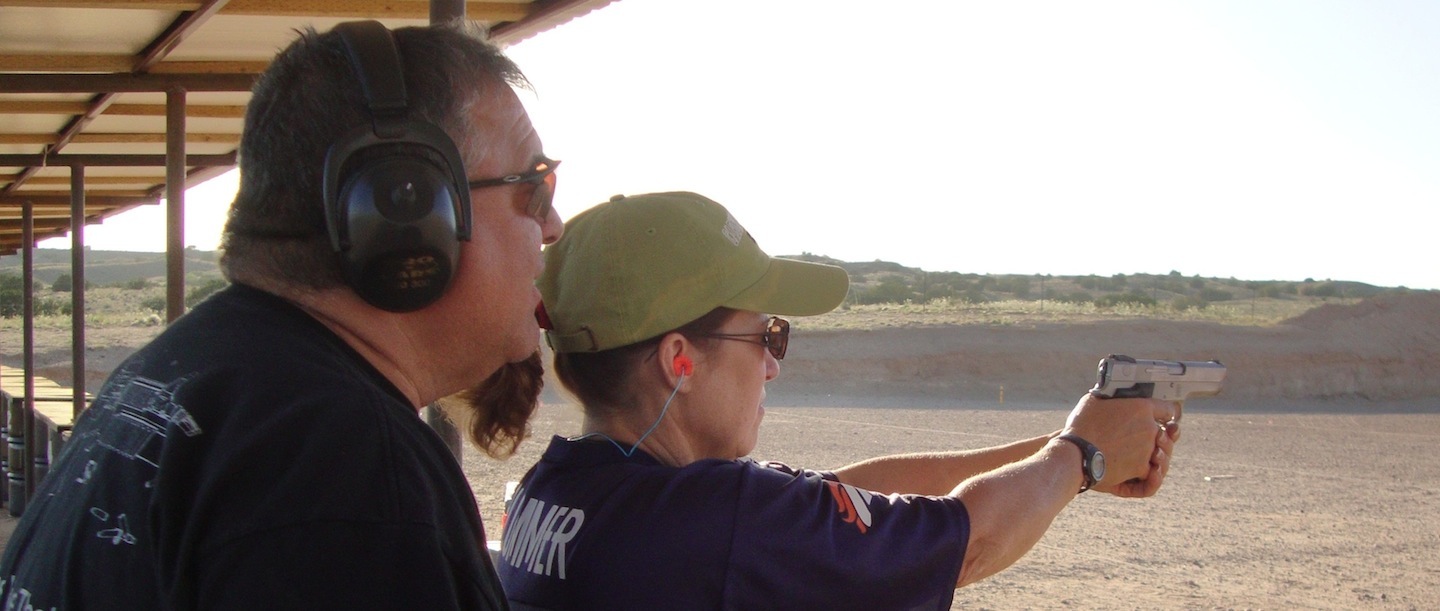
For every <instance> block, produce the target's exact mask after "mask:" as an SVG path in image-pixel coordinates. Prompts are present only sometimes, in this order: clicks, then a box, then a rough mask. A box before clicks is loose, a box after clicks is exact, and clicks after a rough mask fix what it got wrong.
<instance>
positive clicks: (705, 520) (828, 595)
mask: <svg viewBox="0 0 1440 611" xmlns="http://www.w3.org/2000/svg"><path fill="white" fill-rule="evenodd" d="M545 256H546V261H545V263H546V265H545V273H544V275H543V276H542V277H541V279H540V290H541V294H542V296H543V299H544V306H545V307H544V314H546V315H548V322H547V321H546V320H543V318H544V317H542V325H543V326H546V327H547V329H549V330H548V331H547V336H548V338H549V340H550V342H551V345H552V347H553V348H554V350H555V353H556V354H555V371H556V374H557V375H558V376H559V378H560V381H561V383H562V384H564V385H565V387H566V388H567V389H569V390H570V391H571V392H572V393H574V394H575V395H576V396H577V397H578V398H579V400H580V402H581V404H582V406H583V409H584V413H585V420H584V425H583V426H584V430H583V431H582V432H581V434H580V435H577V436H575V437H572V438H568V439H566V438H560V437H556V438H555V439H553V440H552V441H551V444H550V447H549V448H548V449H547V451H546V452H545V455H544V457H543V458H542V459H541V461H540V463H539V464H537V465H536V466H535V467H534V468H533V469H532V470H531V472H530V473H529V474H528V475H527V476H526V477H525V479H524V481H522V482H521V485H520V489H519V491H518V492H517V494H516V496H515V498H514V500H513V501H512V504H511V507H510V512H509V515H510V519H509V524H508V526H507V527H506V530H505V533H504V540H503V546H502V549H503V551H502V552H501V560H500V567H499V570H500V574H501V579H502V581H503V582H504V584H505V589H506V593H507V596H508V597H510V599H511V601H512V605H514V606H516V608H520V609H526V608H544V609H610V608H613V609H719V608H725V609H758V608H775V609H821V608H825V609H837V608H842V609H843V608H855V609H948V608H949V606H950V601H951V598H952V597H953V595H954V589H955V588H956V587H958V586H961V585H965V584H967V583H971V582H974V581H976V580H978V579H981V578H983V577H985V576H988V575H991V574H994V573H995V572H997V571H999V570H1001V569H1003V568H1004V567H1006V566H1008V565H1010V564H1011V563H1013V562H1014V561H1015V560H1016V559H1018V558H1019V557H1020V556H1021V555H1023V554H1024V553H1025V552H1026V551H1027V550H1028V549H1029V548H1030V547H1031V546H1032V545H1034V544H1035V542H1036V541H1038V540H1039V538H1040V537H1041V536H1042V535H1043V534H1044V532H1045V530H1046V528H1048V527H1049V524H1050V522H1051V520H1052V519H1054V517H1055V516H1056V515H1057V514H1058V513H1059V512H1060V510H1062V509H1063V508H1064V507H1065V505H1066V504H1067V503H1068V502H1069V501H1070V499H1072V498H1074V497H1075V495H1076V494H1077V491H1083V490H1084V489H1086V488H1089V487H1093V488H1095V489H1096V490H1099V491H1104V492H1109V493H1112V494H1118V495H1122V496H1148V495H1151V494H1154V493H1155V491H1156V490H1157V489H1158V488H1159V487H1160V484H1161V482H1162V481H1163V480H1164V477H1165V472H1166V470H1167V469H1168V466H1169V461H1170V452H1171V450H1172V449H1173V447H1174V441H1175V438H1176V437H1178V427H1175V426H1170V427H1168V429H1167V427H1166V426H1162V425H1157V422H1166V423H1172V424H1173V420H1174V418H1175V414H1176V409H1177V408H1176V406H1174V405H1172V404H1169V403H1164V402H1153V401H1150V400H1142V399H1133V400H1106V401H1104V404H1103V405H1101V404H1100V401H1099V400H1097V399H1092V398H1089V397H1086V398H1084V399H1082V400H1081V401H1080V403H1079V404H1078V405H1077V406H1076V407H1075V409H1074V410H1073V411H1072V412H1071V413H1070V416H1069V419H1068V421H1067V422H1066V425H1065V428H1064V429H1063V430H1061V431H1058V432H1057V433H1054V434H1051V435H1045V436H1041V437H1036V438H1033V439H1028V440H1022V441H1018V442H1015V443H1012V444H1008V445H1005V446H999V447H995V448H989V449H985V450H978V451H968V452H955V453H949V454H924V455H904V456H889V457H880V458H874V459H870V460H866V461H863V462H859V463H856V464H852V465H849V466H845V467H841V468H839V469H835V470H834V471H828V472H824V471H808V470H800V469H795V468H791V467H789V466H786V465H783V464H779V463H759V462H755V461H752V460H749V459H744V458H742V457H744V456H746V455H747V454H749V453H750V451H751V450H752V449H753V448H754V447H755V442H756V436H757V434H758V430H759V426H760V420H761V418H762V417H763V415H764V406H763V404H764V399H765V383H766V382H769V381H770V380H773V379H775V377H776V376H777V375H779V372H780V359H782V358H784V356H785V354H786V351H787V349H788V347H789V323H788V322H786V321H785V320H784V319H781V318H777V317H776V316H805V315H814V314H820V313H823V312H826V311H829V310H831V309H833V308H835V307H836V306H838V305H839V304H840V302H841V301H842V300H843V299H844V297H845V294H846V290H847V286H848V279H847V278H846V276H845V272H844V271H843V270H841V269H839V268H836V267H832V266H826V265H817V264H811V263H804V262H800V261H792V260H787V259H778V258H772V257H770V256H768V255H766V254H765V253H764V252H762V251H761V250H760V248H759V247H758V246H757V245H756V244H755V241H754V240H753V239H752V238H751V237H750V235H749V234H748V233H747V232H746V231H745V230H744V228H743V227H741V226H740V224H739V223H738V222H736V221H735V219H734V217H732V216H731V215H730V214H729V212H727V211H726V210H725V208H724V207H722V206H721V205H720V204H718V203H715V202H713V201H711V200H709V199H706V198H704V197H702V196H699V195H696V194H693V193H660V194H650V195H641V196H635V197H620V196H617V197H616V198H613V199H612V200H611V201H610V202H608V203H604V204H601V205H599V206H596V207H594V208H592V209H590V210H587V211H585V212H583V213H581V214H579V215H577V216H576V217H575V218H574V219H572V220H571V221H570V222H569V223H567V224H566V227H565V232H564V234H563V237H562V238H561V239H560V240H559V241H558V242H556V243H555V244H553V245H551V246H550V247H549V248H547V250H546V255H545ZM1167 431H1168V432H1167ZM1097 447H1098V450H1097V449H1096V448H1097ZM1107 459H1108V461H1107ZM1107 462H1108V469H1107V468H1106V467H1107V465H1106V463H1107Z"/></svg>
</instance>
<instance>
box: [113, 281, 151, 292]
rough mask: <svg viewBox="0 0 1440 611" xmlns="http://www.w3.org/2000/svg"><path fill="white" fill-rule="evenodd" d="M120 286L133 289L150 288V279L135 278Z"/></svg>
mask: <svg viewBox="0 0 1440 611" xmlns="http://www.w3.org/2000/svg"><path fill="white" fill-rule="evenodd" d="M120 288H123V289H127V290H131V291H143V290H145V289H148V288H150V280H149V279H146V278H135V279H133V280H129V281H127V282H125V283H124V284H122V285H120Z"/></svg>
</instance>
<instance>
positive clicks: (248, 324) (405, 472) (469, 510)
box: [0, 285, 505, 609]
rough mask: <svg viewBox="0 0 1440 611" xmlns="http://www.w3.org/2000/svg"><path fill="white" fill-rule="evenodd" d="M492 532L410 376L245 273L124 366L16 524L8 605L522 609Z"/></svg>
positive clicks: (2, 592) (1, 603)
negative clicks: (415, 403) (393, 373)
mask: <svg viewBox="0 0 1440 611" xmlns="http://www.w3.org/2000/svg"><path fill="white" fill-rule="evenodd" d="M484 542H485V534H484V529H483V527H482V525H481V523H480V516H479V512H478V510H477V509H476V505H475V498H474V495H473V494H472V493H471V491H470V487H469V484H468V483H467V482H466V480H465V476H464V473H463V472H462V471H461V470H460V466H459V465H458V464H457V463H456V461H455V459H454V456H453V455H452V454H450V452H449V450H448V449H447V447H446V446H445V444H444V442H443V441H441V440H440V438H439V437H438V436H436V435H435V433H434V432H433V431H432V430H430V428H429V427H428V426H426V425H425V423H424V422H422V421H421V419H420V418H419V416H418V415H417V413H416V411H415V409H414V408H412V407H411V406H410V405H409V404H408V402H407V401H405V399H404V397H403V396H402V395H401V394H400V393H399V392H398V391H397V390H396V389H395V388H394V386H393V385H391V384H390V383H389V381H387V380H386V379H385V378H384V377H383V376H381V375H380V374H379V372H377V371H375V369H374V368H372V367H371V366H370V365H369V364H368V363H367V362H366V361H365V360H364V359H363V358H361V357H360V356H359V355H358V354H357V353H355V352H354V351H353V350H351V349H350V348H349V346H347V345H346V344H344V342H342V341H341V340H340V339H339V338H338V337H336V336H335V335H334V334H333V333H331V332H330V331H329V330H328V329H326V328H325V327H324V326H323V325H321V324H320V323H319V322H317V321H316V320H314V319H313V318H311V317H310V316H308V315H306V314H305V313H303V312H302V311H300V310H299V309H297V308H295V307H294V306H292V305H290V304H289V303H288V302H285V301H283V300H281V299H278V298H276V297H274V296H271V295H269V294H266V293H263V292H261V291H258V290H255V289H252V288H248V287H244V286H239V285H236V286H232V287H230V288H228V289H226V290H224V291H222V292H220V293H219V294H217V295H215V296H214V297H212V298H210V299H209V300H207V301H206V302H204V303H202V304H200V305H199V306H197V307H196V308H195V309H194V310H193V311H192V312H190V313H189V314H187V315H185V316H183V317H181V318H180V319H179V320H176V321H175V323H174V324H172V325H171V326H170V328H168V329H167V330H166V331H165V332H164V333H162V334H161V335H160V336H159V337H158V338H156V339H155V340H154V341H153V342H152V343H150V344H149V345H148V346H146V347H145V348H143V349H141V350H140V351H138V352H137V353H135V355H133V356H132V357H131V358H129V359H127V360H126V361H125V362H124V363H123V364H122V365H121V366H120V367H119V368H118V369H117V370H116V371H115V372H114V373H113V374H112V375H111V377H110V379H109V380H107V381H106V383H105V386H104V387H103V388H102V389H101V391H100V394H99V396H98V397H97V398H96V401H95V403H94V405H93V406H92V407H91V408H90V409H89V410H87V411H86V412H85V414H83V415H82V416H81V418H80V419H79V421H78V422H77V423H76V425H75V429H74V431H73V434H72V437H71V439H70V441H69V443H68V444H67V446H66V448H65V451H64V452H63V453H62V455H61V456H60V458H59V459H58V460H57V461H56V462H55V464H54V466H53V467H52V468H51V470H50V472H49V475H48V476H47V477H46V479H45V481H44V482H42V485H41V487H40V489H39V490H38V492H37V494H36V496H35V499H34V500H33V501H31V503H30V504H29V506H28V507H27V508H26V511H25V515H24V517H23V518H22V520H21V522H20V524H19V525H18V527H17V529H16V531H15V533H14V535H13V537H12V538H11V539H10V542H9V544H8V546H7V548H6V550H5V555H4V559H3V561H0V576H3V579H4V581H3V583H0V608H22V607H23V608H34V609H50V608H57V609H229V608H234V609H302V608H303V609H360V608H366V609H503V608H505V603H504V601H503V596H502V595H501V594H500V587H499V585H498V583H499V582H498V580H497V578H496V577H495V572H494V569H493V567H491V566H490V562H489V557H488V555H487V554H486V553H485V551H484V549H485V548H484ZM12 605H13V607H12Z"/></svg>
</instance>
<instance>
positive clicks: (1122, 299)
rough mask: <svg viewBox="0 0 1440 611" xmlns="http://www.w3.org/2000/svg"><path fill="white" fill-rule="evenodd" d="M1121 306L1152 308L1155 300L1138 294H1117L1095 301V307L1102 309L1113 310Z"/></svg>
mask: <svg viewBox="0 0 1440 611" xmlns="http://www.w3.org/2000/svg"><path fill="white" fill-rule="evenodd" d="M1121 304H1125V305H1137V306H1145V307H1152V306H1154V305H1155V299H1154V298H1151V297H1146V296H1145V295H1141V294H1139V293H1117V294H1115V295H1106V296H1104V297H1101V298H1099V299H1096V300H1095V305H1096V306H1099V307H1102V308H1113V307H1115V306H1117V305H1121Z"/></svg>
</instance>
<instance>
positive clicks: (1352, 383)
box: [768, 291, 1440, 405]
mask: <svg viewBox="0 0 1440 611" xmlns="http://www.w3.org/2000/svg"><path fill="white" fill-rule="evenodd" d="M1106 354H1125V355H1129V356H1132V357H1136V358H1152V359H1168V360H1210V359H1215V360H1219V361H1221V362H1222V363H1224V364H1225V365H1226V366H1227V367H1228V369H1229V373H1228V377H1227V379H1226V385H1225V389H1224V391H1223V392H1222V393H1221V395H1220V397H1218V398H1217V399H1216V400H1221V401H1224V402H1225V403H1228V404H1237V405H1254V404H1262V403H1267V402H1272V401H1273V402H1286V403H1288V402H1291V401H1297V402H1309V401H1316V400H1321V401H1326V400H1337V401H1353V400H1357V399H1358V400H1368V401H1385V402H1389V401H1411V400H1415V399H1422V398H1434V397H1440V293H1436V292H1429V291H1426V292H1418V291H1415V292H1405V293H1395V294H1387V295H1382V296H1378V297H1374V298H1371V299H1368V300H1365V301H1362V302H1359V303H1356V304H1353V305H1334V304H1330V305H1323V306H1321V307H1319V308H1316V309H1314V310H1311V311H1309V312H1306V313H1305V314H1303V315H1301V316H1298V317H1296V318H1293V319H1290V320H1288V321H1285V322H1283V323H1281V324H1278V325H1276V326H1273V327H1241V326H1233V325H1221V324H1214V323H1198V322H1186V321H1160V320H1130V321H1102V322H1095V323H1086V324H1053V325H1052V324H1045V325H1036V326H1032V327H1015V326H980V325H966V326H932V327H911V328H887V329H876V330H867V331H810V332H805V331H803V328H802V329H801V330H798V331H797V332H796V333H795V337H794V338H792V342H791V347H790V354H789V355H787V357H786V358H785V360H784V361H783V363H782V364H781V375H780V377H779V379H777V380H775V381H774V382H772V383H771V384H770V385H769V387H768V388H769V392H770V399H769V402H770V403H772V404H777V405H779V404H783V403H789V402H794V401H802V400H803V401H805V402H807V403H810V404H817V403H818V404H824V403H825V398H826V397H836V398H842V397H850V398H861V397H863V398H866V400H867V401H869V402H872V403H873V402H874V401H876V400H879V401H880V402H882V403H883V402H884V399H885V398H886V397H893V398H894V399H895V400H897V402H898V401H904V402H906V403H912V404H913V403H914V401H915V400H916V399H921V400H924V399H930V400H934V401H946V402H948V401H954V400H965V401H981V402H987V401H988V402H996V401H999V400H1000V398H1001V393H1002V392H1003V393H1004V398H1005V400H1006V401H1007V402H1013V401H1021V402H1023V401H1047V402H1048V401H1054V400H1070V401H1073V400H1074V399H1075V398H1076V397H1078V396H1079V394H1080V393H1081V392H1083V391H1084V390H1086V389H1088V388H1090V387H1091V386H1093V385H1094V382H1095V368H1096V364H1097V362H1098V361H1099V360H1100V359H1101V358H1102V357H1104V356H1105V355H1106Z"/></svg>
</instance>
